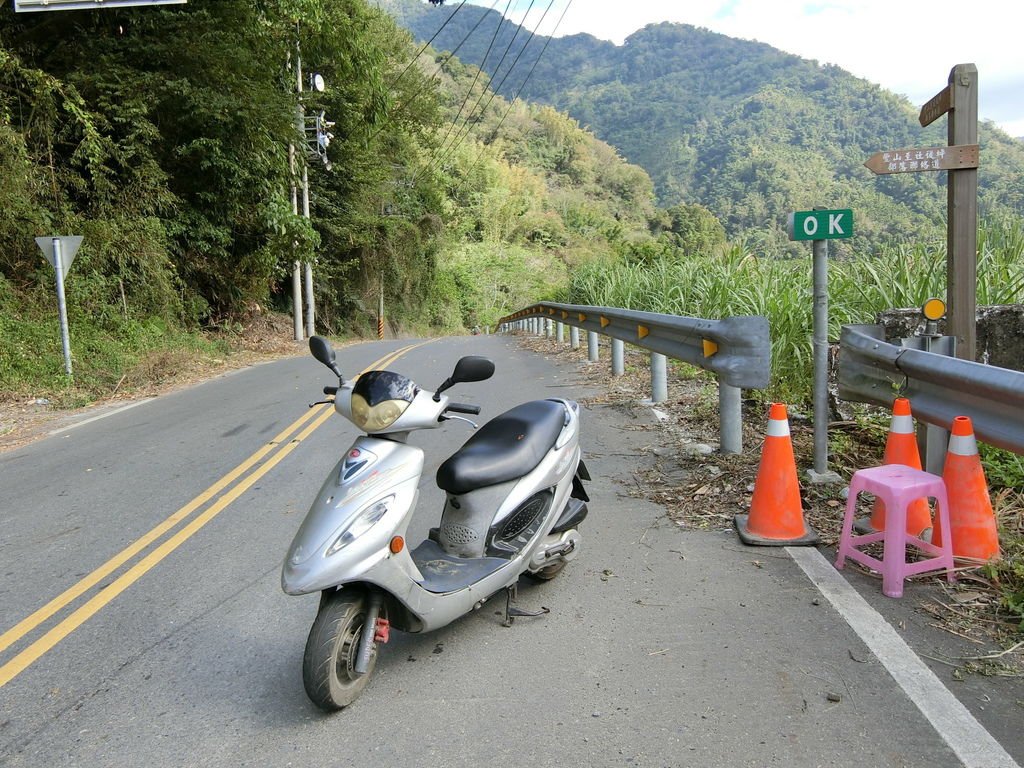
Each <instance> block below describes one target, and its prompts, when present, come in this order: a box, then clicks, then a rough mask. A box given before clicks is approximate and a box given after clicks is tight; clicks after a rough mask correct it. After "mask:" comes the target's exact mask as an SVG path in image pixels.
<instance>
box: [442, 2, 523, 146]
mask: <svg viewBox="0 0 1024 768" xmlns="http://www.w3.org/2000/svg"><path fill="white" fill-rule="evenodd" d="M495 5H497V0H495V2H494V3H493V4H492V5H491V8H490V10H492V11H493V10H494V6H495ZM511 6H512V0H508V2H507V3H505V12H504V13H502V14H501V18H499V19H498V23H497V25H496V26H495V27H494V34H493V35H491V42H490V43H489V44H488V45H487V50H486V51H485V52H484V57H483V58H482V59H481V60H480V66H479V67H477V70H476V77H474V78H473V82H472V83H471V84H470V86H469V89H468V90H467V91H466V97H465V98H464V99H463V100H462V104H461V105H460V106H459V111H458V113H457V114H456V115H455V118H454V119H453V120H452V124H451V125H449V126H448V131H447V132H446V133H445V135H444V138H443V139H441V144H440V145H439V146H442V147H443V146H444V144H445V142H447V141H448V137H449V136H450V135H451V133H452V129H453V128H455V124H456V123H458V122H459V118H460V117H462V111H463V110H464V109H465V108H466V103H467V102H468V101H469V97H470V96H472V95H473V89H474V88H475V87H476V84H477V81H479V80H480V75H481V73H483V70H484V65H485V64H486V63H487V57H488V56H490V55H491V48H493V47H494V41H495V40H497V39H498V32H500V31H501V22H502V21H504V20H505V17H506V16H507V15H508V9H509V8H510V7H511Z"/></svg>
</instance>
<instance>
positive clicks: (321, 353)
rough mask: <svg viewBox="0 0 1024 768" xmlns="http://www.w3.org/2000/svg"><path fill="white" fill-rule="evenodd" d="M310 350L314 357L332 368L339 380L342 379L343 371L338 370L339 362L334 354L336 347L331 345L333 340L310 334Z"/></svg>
mask: <svg viewBox="0 0 1024 768" xmlns="http://www.w3.org/2000/svg"><path fill="white" fill-rule="evenodd" d="M309 351H310V353H312V355H313V357H315V358H316V359H317V360H319V361H320V362H321V363H323V364H324V365H326V366H327V367H328V368H330V369H331V370H332V371H333V372H334V375H335V376H337V377H338V379H339V380H340V379H341V371H340V370H338V364H337V362H336V357H335V355H334V347H332V346H331V342H329V341H328V340H327V339H325V338H324V337H323V336H310V337H309Z"/></svg>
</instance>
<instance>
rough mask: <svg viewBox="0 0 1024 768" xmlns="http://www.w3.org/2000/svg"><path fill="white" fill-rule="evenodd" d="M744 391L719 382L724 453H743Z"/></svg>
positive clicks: (720, 423)
mask: <svg viewBox="0 0 1024 768" xmlns="http://www.w3.org/2000/svg"><path fill="white" fill-rule="evenodd" d="M741 394H742V391H741V390H740V388H739V387H732V386H730V385H728V384H723V383H722V382H721V381H720V382H718V420H719V427H718V428H719V448H720V450H721V452H722V453H742V452H743V411H742V398H741Z"/></svg>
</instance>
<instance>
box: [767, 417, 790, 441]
mask: <svg viewBox="0 0 1024 768" xmlns="http://www.w3.org/2000/svg"><path fill="white" fill-rule="evenodd" d="M768 437H789V420H788V419H786V420H783V419H768Z"/></svg>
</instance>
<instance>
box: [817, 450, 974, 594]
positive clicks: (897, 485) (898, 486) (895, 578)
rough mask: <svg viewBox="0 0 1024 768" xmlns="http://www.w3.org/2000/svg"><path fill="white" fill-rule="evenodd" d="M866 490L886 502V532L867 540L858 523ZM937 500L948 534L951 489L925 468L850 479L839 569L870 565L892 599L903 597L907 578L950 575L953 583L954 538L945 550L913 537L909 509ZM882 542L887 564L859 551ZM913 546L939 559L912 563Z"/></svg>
mask: <svg viewBox="0 0 1024 768" xmlns="http://www.w3.org/2000/svg"><path fill="white" fill-rule="evenodd" d="M864 491H866V492H867V493H872V494H874V495H875V496H877V497H878V498H880V499H881V500H882V501H883V502H884V503H885V530H884V531H876V532H874V533H869V534H867V535H866V536H854V535H853V532H852V531H853V518H854V514H855V512H856V510H857V494H859V493H861V492H864ZM928 497H931V498H933V499H935V502H936V514H937V515H938V516H939V521H940V523H941V525H942V530H943V531H948V530H951V529H950V527H949V500H948V499H947V497H946V484H945V483H944V482H943V481H942V478H941V477H939V476H937V475H932V474H930V473H928V472H922V471H921V470H920V469H911V468H910V467H907V466H904V465H903V464H887V465H885V466H883V467H871V468H869V469H860V470H858V471H856V472H854V473H853V477H852V478H851V480H850V495H849V497H848V498H847V500H846V514H845V515H844V516H843V532H842V533H841V534H840V536H839V552H838V554H837V557H836V568H842V567H843V565H844V564H845V562H846V558H850V559H851V560H853V561H854V562H857V563H860V564H861V565H864V566H867V567H868V568H871V569H873V570H875V571H880V572H881V574H882V592H883V593H884V594H886V595H888V596H889V597H902V596H903V579H905V578H906V577H907V576H913V575H914V574H917V573H925V572H927V571H937V570H940V569H943V568H944V569H945V570H946V576H947V578H948V579H949V580H950V581H953V580H954V578H955V577H954V575H953V544H952V542H951V541H950V537H949V536H943V537H942V539H943V542H942V545H941V546H935V545H934V544H931V543H930V542H927V541H924V540H922V539H919V538H917V537H916V536H911V535H910V534H908V533H907V532H906V529H907V507H908V505H909V504H910V503H911V502H912V501H916V500H917V499H921V498H928ZM876 541H881V542H882V544H883V547H884V551H883V553H882V560H880V561H879V560H878V559H876V558H874V557H871V555H868V554H866V553H864V552H861V551H860V550H858V549H856V547H859V546H862V545H864V544H871V543H873V542H876ZM907 544H910V545H912V546H914V547H917V548H918V549H919V550H921V551H922V552H927V553H928V554H931V555H934V557H929V558H925V559H923V560H919V561H918V562H916V563H908V562H907V560H906V546H907Z"/></svg>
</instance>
